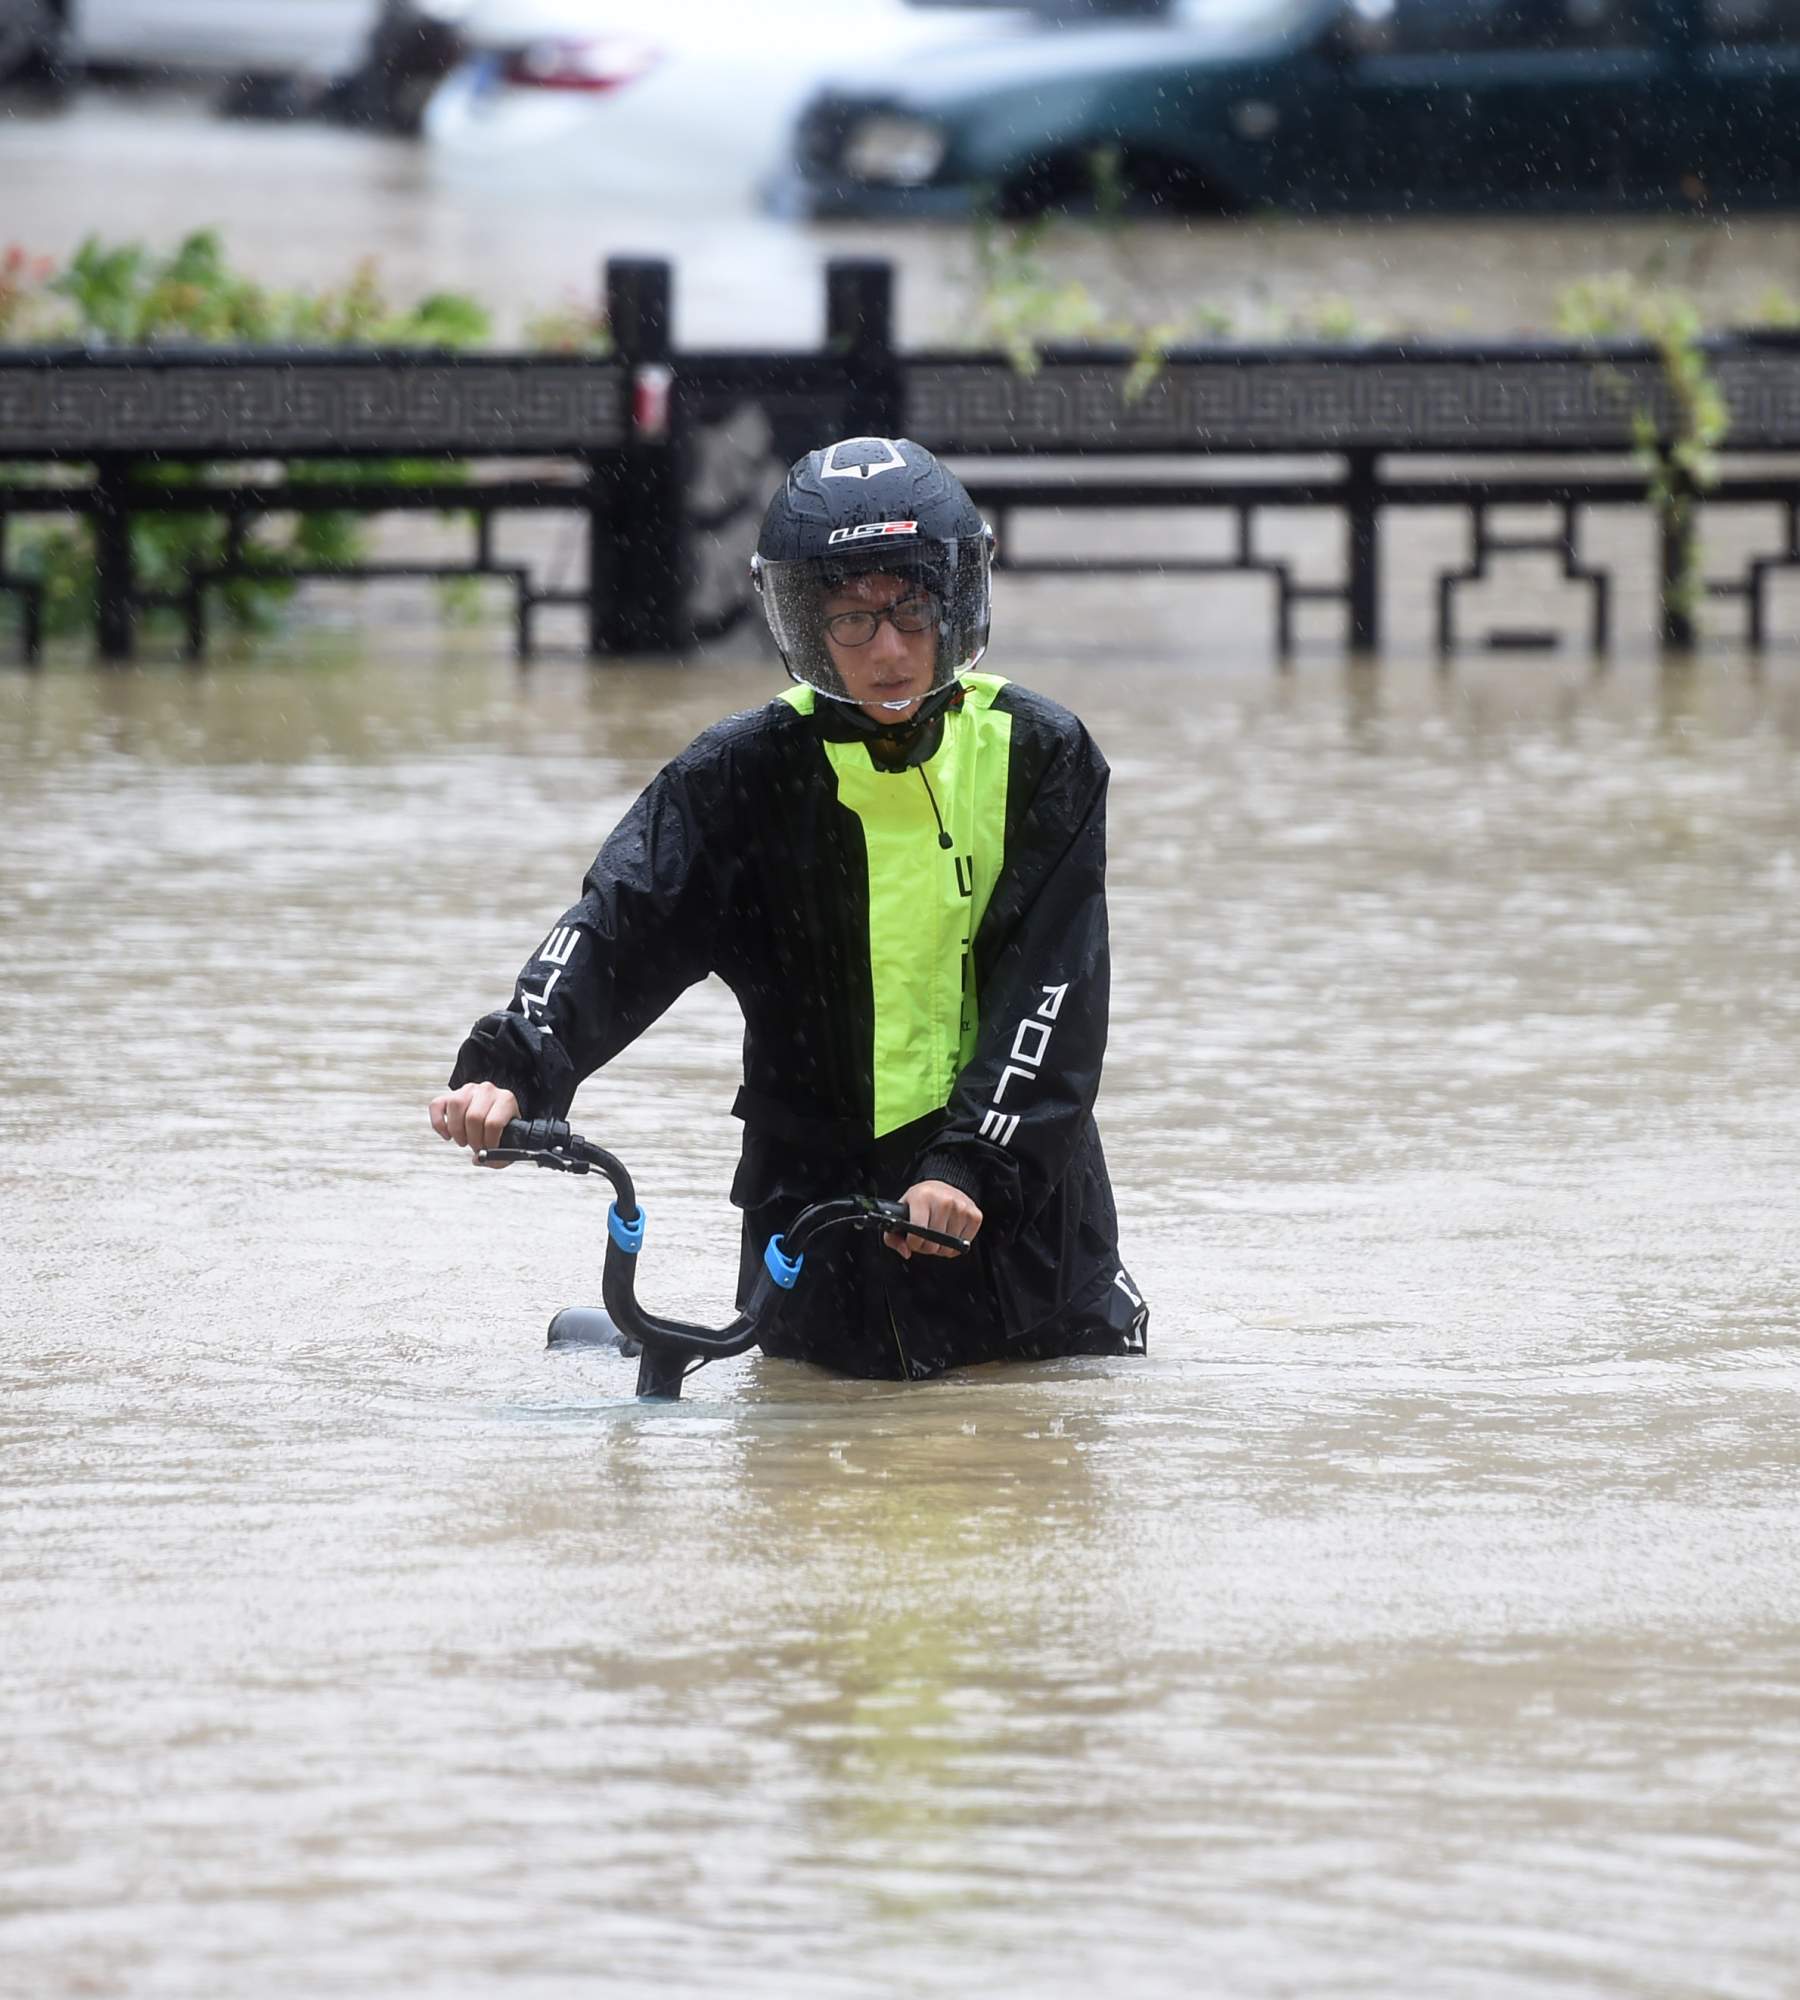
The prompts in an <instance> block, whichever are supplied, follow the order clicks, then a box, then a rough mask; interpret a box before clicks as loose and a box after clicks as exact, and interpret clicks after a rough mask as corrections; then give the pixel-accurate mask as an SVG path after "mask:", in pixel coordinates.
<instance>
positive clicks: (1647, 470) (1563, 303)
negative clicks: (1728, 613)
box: [1557, 271, 1730, 637]
mask: <svg viewBox="0 0 1800 2000" xmlns="http://www.w3.org/2000/svg"><path fill="white" fill-rule="evenodd" d="M1557 324H1558V327H1559V330H1560V331H1561V332H1563V333H1564V334H1566V335H1567V336H1568V337H1569V338H1571V339H1573V340H1579V341H1582V342H1584V343H1586V344H1589V345H1592V344H1594V343H1596V342H1599V341H1602V340H1641V341H1644V342H1646V343H1647V344H1648V345H1649V346H1650V347H1651V348H1652V349H1653V350H1654V351H1655V354H1656V358H1657V362H1658V364H1659V367H1660V371H1661V382H1662V387H1663V389H1664V391H1665V392H1666V395H1667V399H1668V404H1667V407H1668V421H1667V422H1666V423H1665V421H1664V413H1663V410H1662V409H1661V408H1659V407H1658V405H1657V404H1655V403H1652V402H1649V401H1646V400H1644V399H1642V398H1639V399H1638V400H1637V401H1636V402H1634V403H1633V405H1632V410H1631V431H1632V442H1633V450H1634V456H1635V457H1636V459H1637V462H1638V464H1639V465H1640V466H1641V467H1642V468H1643V471H1644V476H1645V482H1646V488H1647V492H1648V497H1649V500H1650V504H1651V506H1652V507H1653V508H1654V509H1655V511H1656V516H1657V519H1658V521H1659V523H1660V524H1661V527H1662V531H1663V534H1664V536H1665V538H1666V540H1667V544H1668V546H1669V547H1670V548H1671V549H1672V550H1673V551H1674V553H1675V563H1676V568H1675V571H1674V573H1673V574H1672V575H1671V576H1670V577H1669V579H1668V581H1667V584H1666V586H1665V601H1666V608H1667V610H1668V612H1670V613H1671V614H1673V615H1672V619H1671V621H1670V623H1671V629H1672V630H1674V631H1675V632H1678V633H1679V634H1681V635H1682V636H1684V637H1685V636H1687V635H1689V634H1691V632H1692V629H1693V623H1694V619H1695V617H1696V615H1697V614H1698V611H1699V608H1700V599H1701V596H1702V594H1703V591H1704V585H1703V582H1702V561H1701V552H1700V546H1699V540H1698V537H1697V536H1696V535H1695V533H1694V520H1695V515H1696V512H1697V510H1698V507H1699V504H1700V501H1701V499H1702V498H1703V497H1704V496H1705V495H1706V494H1707V493H1708V492H1710V491H1711V490H1712V488H1713V487H1714V486H1716V485H1717V484H1718V479H1719V447H1720V446H1721V445H1722V444H1723V443H1724V441H1725V434H1726V432H1727V430H1728V429H1729V427H1730V413H1729V411H1728V410H1727V409H1726V407H1725V398H1724V395H1723V393H1722V392H1721V390H1720V388H1719V384H1718V378H1717V377H1716V376H1715V375H1714V373H1713V371H1712V365H1711V363H1710V361H1709V360H1708V358H1707V354H1706V349H1705V346H1704V344H1703V343H1704V334H1705V326H1704V322H1703V321H1702V318H1701V314H1700V309H1699V307H1698V306H1697V305H1696V304H1695V302H1694V300H1693V299H1692V298H1691V297H1689V296H1688V294H1687V293H1685V292H1682V291H1679V290H1676V289H1674V288H1673V287H1669V286H1664V285H1656V284H1646V283H1645V282H1644V281H1642V280H1641V279H1638V278H1635V277H1633V276H1632V275H1631V274H1630V273H1629V272H1624V271H1614V272H1610V273H1608V274H1606V275H1605V276H1602V277H1599V278H1591V279H1584V280H1582V281H1581V282H1579V283H1577V284H1574V285H1571V286H1569V287H1568V288H1567V290H1566V291H1565V292H1564V293H1563V294H1562V297H1561V298H1560V299H1559V301H1558V308H1557ZM1601 376H1602V379H1603V380H1604V381H1605V382H1606V383H1607V385H1608V387H1609V388H1612V389H1613V390H1615V391H1616V392H1617V393H1619V394H1621V395H1627V396H1628V395H1629V393H1630V391H1629V385H1628V384H1627V382H1626V379H1625V377H1624V376H1623V375H1622V374H1621V373H1620V371H1619V370H1618V369H1617V368H1616V367H1613V366H1612V365H1611V364H1610V363H1607V364H1602V366H1601Z"/></svg>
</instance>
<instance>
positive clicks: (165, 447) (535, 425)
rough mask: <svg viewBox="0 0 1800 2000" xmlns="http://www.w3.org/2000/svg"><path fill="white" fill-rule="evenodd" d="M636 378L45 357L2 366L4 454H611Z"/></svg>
mask: <svg viewBox="0 0 1800 2000" xmlns="http://www.w3.org/2000/svg"><path fill="white" fill-rule="evenodd" d="M627 381H628V377H627V372H626V370H625V369H624V368H622V367H619V366H617V365H616V364H614V363H612V362H607V361H588V360H574V359H570V360H564V359H561V358H558V357H544V356H534V357H533V358H531V359H530V360H505V359H500V360H489V359H486V358H483V359H478V360H457V361H444V362H435V361H433V360H431V359H429V358H426V357H421V356H419V355H409V356H404V357H400V356H397V357H394V358H392V359H386V358H382V357H372V356H370V355H367V354H361V355H358V356H356V357H354V358H346V359H343V360H334V359H332V358H330V357H328V356H319V355H310V356H304V357H292V356H290V357H285V358H284V357H279V356H277V357H264V356H259V355H252V356H246V355H241V354H239V355H233V356H230V357H229V358H226V357H220V358H219V359H217V360H214V359H211V358H206V359H196V360H194V361H192V362H187V361H185V360H183V361H170V360H160V359H159V360H157V361H155V362H153V363H149V364H146V363H144V362H142V361H138V362H132V361H125V360H121V361H118V362H112V361H109V360H108V359H107V358H106V357H104V356H91V357H90V356H55V355H48V354H40V355H34V356H33V357H32V358H31V359H30V360H29V361H21V362H11V361H8V362H0V457H3V456H6V455H8V454H21V455H24V454H30V455H50V454H54V455H55V456H57V457H60V458H84V457H92V456H97V455H99V454H102V453H118V452H181V451H192V452H196V453H210V454H213V455H215V456H218V457H227V456H232V455H246V454H255V455H260V456H267V457H269V458H280V457H288V456H293V455H296V454H304V453H333V454H352V455H353V454H356V453H358V452H368V453H380V454H383V455H388V454H395V453H406V452H422V453H432V454H438V453H446V454H448V453H458V454H475V453H485V454H508V453H515V452H516V453H526V452H556V453H559V454H560V453H579V452H584V451H590V450H604V449H608V448H610V447H614V446H617V445H619V444H622V443H623V442H624V440H625V437H626V435H627V429H628V410H627Z"/></svg>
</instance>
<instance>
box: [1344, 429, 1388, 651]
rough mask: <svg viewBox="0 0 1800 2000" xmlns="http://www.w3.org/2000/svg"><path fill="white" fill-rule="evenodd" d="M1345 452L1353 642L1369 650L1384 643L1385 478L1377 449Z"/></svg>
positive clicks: (1362, 649)
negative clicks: (1382, 479) (1378, 468)
mask: <svg viewBox="0 0 1800 2000" xmlns="http://www.w3.org/2000/svg"><path fill="white" fill-rule="evenodd" d="M1345 456H1346V458H1347V460H1348V470H1347V474H1346V477H1345V480H1344V520H1345V526H1346V529H1347V532H1348V538H1349V549H1348V566H1349V578H1348V581H1349V586H1350V644H1351V647H1352V649H1353V650H1354V651H1356V652H1359V653H1367V652H1373V651H1374V649H1375V648H1376V647H1377V646H1379V645H1380V644H1381V482H1380V480H1379V479H1378V478H1377V477H1376V454H1375V453H1374V452H1372V451H1352V452H1348V453H1346V455H1345Z"/></svg>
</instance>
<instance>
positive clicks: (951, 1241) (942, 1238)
mask: <svg viewBox="0 0 1800 2000" xmlns="http://www.w3.org/2000/svg"><path fill="white" fill-rule="evenodd" d="M861 1199H862V1202H863V1205H864V1207H865V1209H866V1211H867V1213H868V1217H869V1220H870V1221H871V1222H880V1223H884V1224H885V1225H886V1226H887V1227H888V1228H890V1229H894V1230H898V1231H899V1232H900V1233H901V1234H902V1235H904V1236H918V1237H922V1238H923V1239H924V1240H925V1241H926V1242H927V1243H941V1244H942V1245H943V1246H944V1248H945V1249H946V1250H973V1249H974V1247H975V1239H974V1237H972V1236H952V1235H950V1234H949V1233H948V1232H947V1231H945V1230H942V1229H928V1228H927V1227H926V1226H925V1224H924V1223H922V1222H915V1221H914V1220H913V1219H912V1217H911V1216H910V1215H909V1214H908V1213H907V1211H906V1207H905V1205H904V1203H902V1202H897V1201H882V1200H881V1199H879V1198H878V1197H877V1196H875V1195H864V1196H862V1197H861Z"/></svg>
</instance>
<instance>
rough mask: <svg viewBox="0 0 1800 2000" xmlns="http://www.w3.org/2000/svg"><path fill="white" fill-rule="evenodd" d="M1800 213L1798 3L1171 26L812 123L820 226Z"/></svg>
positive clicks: (780, 200)
mask: <svg viewBox="0 0 1800 2000" xmlns="http://www.w3.org/2000/svg"><path fill="white" fill-rule="evenodd" d="M1097 182H1098V183H1100V184H1101V185H1103V186H1107V187H1111V188H1113V189H1115V190H1117V189H1122V190H1123V191H1124V193H1125V195H1126V197H1127V198H1128V199H1129V200H1131V201H1132V202H1133V203H1134V205H1137V206H1145V205H1149V206H1155V207H1166V208H1173V209H1181V210H1186V211H1199V212H1211V213H1230V212H1233V211H1241V210H1244V209H1247V208H1253V207H1262V206H1269V207H1276V208H1280V209H1285V210H1289V211H1294V212H1302V213H1305V212H1317V211H1322V210H1332V209H1339V210H1344V209H1372V210H1395V211H1408V210H1429V209H1471V210H1473V209H1504V210H1512V211H1519V210H1528V209H1551V210H1554V209H1582V208H1586V209H1596V208H1627V207H1674V206H1689V207H1692V206H1702V207H1705V208H1707V209H1709V210H1711V211H1715V212H1716V211H1729V210H1732V209H1736V208H1749V207H1766V206H1771V205H1779V204H1786V203H1792V202H1796V201H1800V0H1168V5H1167V6H1166V8H1165V9H1164V10H1163V11H1162V12H1161V13H1160V15H1158V16H1156V17H1153V18H1149V19H1145V20H1140V21H1124V22H1104V23H1095V24H1092V25H1086V24H1083V25H1067V24H1057V25H1052V24H1050V23H1048V22H1046V23H1044V24H1043V25H1042V26H1041V27H1040V28H1039V29H1038V30H1037V31H1036V32H1032V33H1026V34H1018V33H1016V32H1015V33H1013V34H1011V35H1009V36H1007V37H1004V38H1001V37H996V39H995V40H994V41H993V42H991V43H988V42H981V43H977V44H974V45H970V44H968V43H964V44H962V45H961V46H960V47H958V48H956V49H955V50H953V51H946V52H945V54H944V57H943V60H942V61H941V62H915V63H914V64H912V65H911V66H910V67H909V68H908V70H907V73H906V74H904V75H893V74H891V73H890V74H883V75H873V74H871V75H867V76H857V77H850V76H846V77H842V78H840V79H838V80H837V81H835V82H833V83H832V84H831V85H829V86H828V87H827V88H825V89H824V90H822V91H821V92H820V93H819V94H818V95H817V96H816V97H814V98H813V100H812V101H811V102H810V103H809V104H808V105H807V106H806V108H805V110H804V111H803V113H802V115H801V117H800V119H799V121H798V124H797V126H796V129H795V134H794V144H793V156H792V159H791V162H790V163H789V167H788V170H787V172H786V174H785V176H784V177H783V179H782V180H781V181H780V182H779V183H778V184H777V185H776V187H775V188H774V190H773V199H774V201H775V204H776V205H777V206H779V207H784V208H787V209H789V210H791V211H798V212H801V213H806V214H812V215H852V214H859V215H904V214H920V215H929V214H937V215H942V214H954V213H957V212H960V211H962V210H965V209H967V208H969V207H971V206H974V205H977V204H982V203H992V204H994V205H996V206H997V207H998V208H999V209H1000V210H1001V211H1002V212H1010V213H1019V212H1030V211H1032V210H1035V209H1039V208H1045V207H1058V206H1075V205H1080V204H1081V203H1083V202H1084V201H1085V202H1091V201H1092V200H1093V199H1094V194H1095V189H1096V184H1097Z"/></svg>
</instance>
